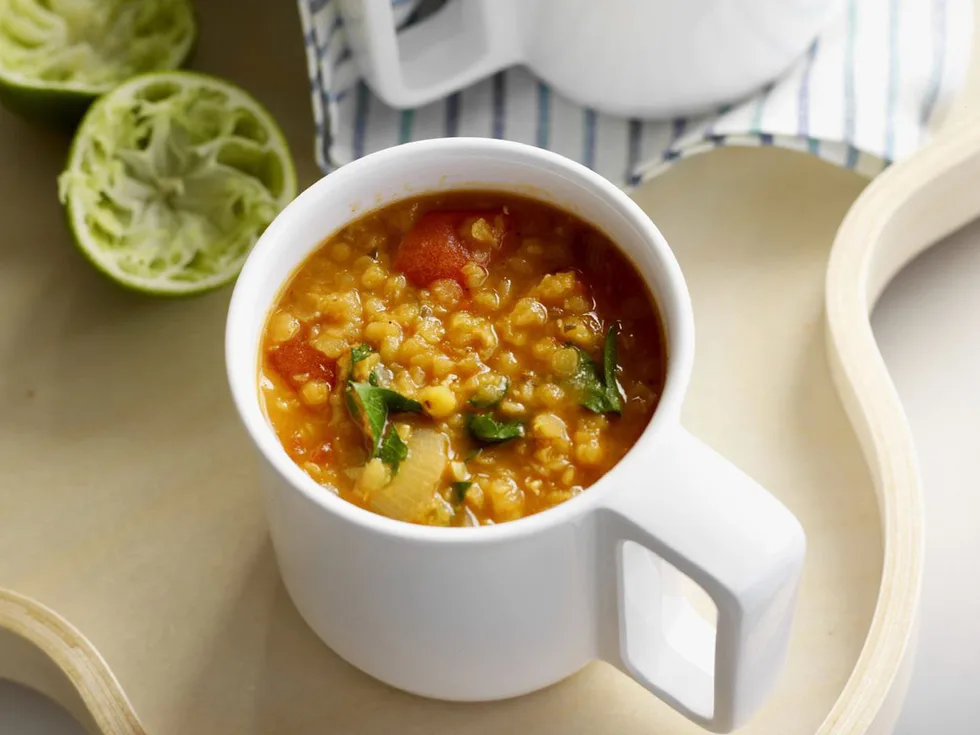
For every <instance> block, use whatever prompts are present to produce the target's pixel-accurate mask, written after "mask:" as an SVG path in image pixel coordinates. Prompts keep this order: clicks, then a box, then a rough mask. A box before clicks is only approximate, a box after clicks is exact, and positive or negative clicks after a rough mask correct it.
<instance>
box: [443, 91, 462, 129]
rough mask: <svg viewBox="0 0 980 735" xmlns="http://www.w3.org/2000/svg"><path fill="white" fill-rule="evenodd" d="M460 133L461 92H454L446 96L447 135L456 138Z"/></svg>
mask: <svg viewBox="0 0 980 735" xmlns="http://www.w3.org/2000/svg"><path fill="white" fill-rule="evenodd" d="M457 135H459V92H454V93H453V94H451V95H449V96H448V97H447V98H446V137H447V138H455V137H456V136H457Z"/></svg>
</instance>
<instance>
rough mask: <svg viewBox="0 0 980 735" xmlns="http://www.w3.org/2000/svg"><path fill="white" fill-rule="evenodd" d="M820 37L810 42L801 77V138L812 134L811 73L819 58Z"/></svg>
mask: <svg viewBox="0 0 980 735" xmlns="http://www.w3.org/2000/svg"><path fill="white" fill-rule="evenodd" d="M819 43H820V41H819V39H815V40H814V41H813V43H812V44H810V50H809V51H807V54H806V65H805V66H804V67H803V75H802V76H801V77H800V94H799V97H798V99H797V103H796V110H797V112H796V130H797V134H798V135H799V136H800V137H801V138H806V137H808V136H809V135H810V74H811V73H812V72H813V60H814V59H816V58H817V45H818V44H819Z"/></svg>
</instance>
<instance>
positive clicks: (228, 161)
mask: <svg viewBox="0 0 980 735" xmlns="http://www.w3.org/2000/svg"><path fill="white" fill-rule="evenodd" d="M59 193H60V196H61V200H62V202H63V203H64V205H65V208H66V210H67V215H68V222H69V225H70V227H71V230H72V233H73V235H74V237H75V240H76V242H77V244H78V247H79V248H80V249H81V251H82V252H83V253H84V254H85V255H86V257H87V258H88V259H89V260H90V261H91V262H92V263H93V264H94V265H95V266H96V267H97V268H99V269H100V270H101V271H103V272H104V273H105V274H106V275H108V276H109V277H110V278H112V279H113V280H115V281H117V282H118V283H120V284H122V285H124V286H126V287H128V288H131V289H134V290H137V291H141V292H144V293H151V294H157V295H173V296H176V295H189V294H194V293H199V292H202V291H207V290H210V289H213V288H217V287H218V286H221V285H223V284H225V283H228V282H230V281H232V280H233V279H234V278H235V277H236V276H237V274H238V272H239V270H240V269H241V267H242V264H243V262H244V260H245V258H246V256H247V255H248V253H249V251H250V250H251V248H252V246H253V245H254V244H255V242H256V240H257V239H258V237H259V236H260V235H261V234H262V232H263V231H264V230H265V228H266V227H267V226H268V225H269V224H270V223H271V222H272V220H273V219H274V218H275V216H276V215H277V214H278V213H279V211H280V210H281V209H282V208H283V207H284V206H285V205H286V204H287V203H288V202H289V201H290V200H292V199H293V198H294V197H295V196H296V172H295V169H294V167H293V162H292V158H291V156H290V153H289V148H288V146H287V144H286V139H285V136H284V135H283V133H282V131H281V130H280V129H279V126H278V125H277V124H276V122H275V120H274V119H273V118H272V116H271V115H270V114H269V113H268V112H267V111H266V110H265V109H264V108H263V107H262V105H261V104H260V103H259V102H257V101H256V100H255V99H254V98H252V97H251V96H249V95H248V94H247V93H246V92H244V91H243V90H241V89H240V88H238V87H236V86H235V85H233V84H230V83H228V82H225V81H223V80H221V79H216V78H214V77H210V76H206V75H203V74H197V73H192V72H184V71H176V72H156V73H151V74H145V75H142V76H139V77H135V78H133V79H131V80H130V81H128V82H126V83H124V84H122V85H121V86H119V87H117V88H116V89H115V90H113V91H112V92H110V93H109V94H107V95H105V96H103V97H101V98H100V99H99V100H98V101H97V102H96V103H95V104H94V105H92V107H91V108H90V110H89V111H88V113H87V114H86V115H85V117H84V119H83V120H82V122H81V124H80V126H79V128H78V130H77V132H76V134H75V139H74V141H73V143H72V148H71V152H70V154H69V159H68V163H67V166H66V169H65V171H64V173H63V174H62V175H61V177H60V179H59Z"/></svg>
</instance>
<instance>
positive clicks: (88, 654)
mask: <svg viewBox="0 0 980 735" xmlns="http://www.w3.org/2000/svg"><path fill="white" fill-rule="evenodd" d="M0 629H2V630H6V631H9V632H11V633H13V634H14V635H16V636H19V637H20V638H22V639H23V640H25V641H27V642H28V643H30V644H31V645H33V646H34V647H35V648H37V649H38V650H39V652H40V653H42V654H43V655H45V656H47V657H48V658H49V659H50V660H51V661H52V663H54V665H55V666H57V667H58V669H59V670H60V671H61V672H62V673H64V674H65V676H67V677H68V680H69V681H70V682H71V684H72V686H74V688H75V690H76V691H77V692H78V695H79V697H81V699H82V702H83V704H84V705H85V708H86V709H87V710H88V713H89V714H90V715H91V717H92V719H93V720H94V722H95V724H96V726H97V727H98V728H99V729H100V730H101V732H102V733H103V735H144V733H145V730H144V729H143V726H142V725H141V724H140V721H139V717H137V715H136V712H135V711H134V710H133V707H132V705H131V704H130V702H129V699H128V698H127V696H126V693H125V692H124V691H123V689H122V687H121V686H120V685H119V681H118V680H117V679H116V677H115V676H114V675H113V673H112V671H111V670H110V669H109V666H108V664H106V662H105V659H103V658H102V656H101V655H100V654H99V652H98V651H97V650H96V648H95V646H93V645H92V643H91V642H90V641H89V640H88V639H87V638H86V637H85V636H84V635H82V633H81V632H79V631H78V630H77V629H76V628H75V627H74V626H72V625H71V623H69V622H68V621H67V620H65V619H64V618H63V617H61V616H60V615H58V613H56V612H54V611H53V610H51V609H50V608H48V607H46V606H44V605H42V604H41V603H39V602H36V601H35V600H32V599H30V598H28V597H25V596H23V595H20V594H18V593H16V592H12V591H10V590H5V589H0Z"/></svg>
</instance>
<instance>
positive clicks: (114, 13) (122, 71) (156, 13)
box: [0, 0, 196, 123]
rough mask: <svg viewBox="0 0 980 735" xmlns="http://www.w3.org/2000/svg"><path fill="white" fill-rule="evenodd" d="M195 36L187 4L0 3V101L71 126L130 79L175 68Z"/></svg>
mask: <svg viewBox="0 0 980 735" xmlns="http://www.w3.org/2000/svg"><path fill="white" fill-rule="evenodd" d="M195 36H196V24H195V22H194V11H193V7H192V5H191V2H190V0H0V102H2V103H3V104H4V105H5V106H7V107H9V108H10V109H12V110H13V111H15V112H17V113H19V114H23V115H25V116H27V117H31V118H41V119H54V120H60V121H63V122H66V123H67V122H77V121H78V118H79V117H80V116H81V114H82V113H83V112H84V110H85V108H86V107H87V106H88V105H89V104H91V102H92V100H93V99H95V98H96V97H98V96H99V95H102V94H105V93H106V92H108V91H109V90H111V89H113V88H114V87H116V86H117V85H119V84H121V83H122V82H124V81H125V80H127V79H129V78H130V77H133V76H136V75H138V74H143V73H146V72H150V71H156V70H161V71H163V70H170V69H176V68H177V67H179V66H180V65H181V64H183V63H184V61H185V60H186V59H187V57H188V55H189V54H190V52H191V49H192V47H193V45H194V39H195Z"/></svg>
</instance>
